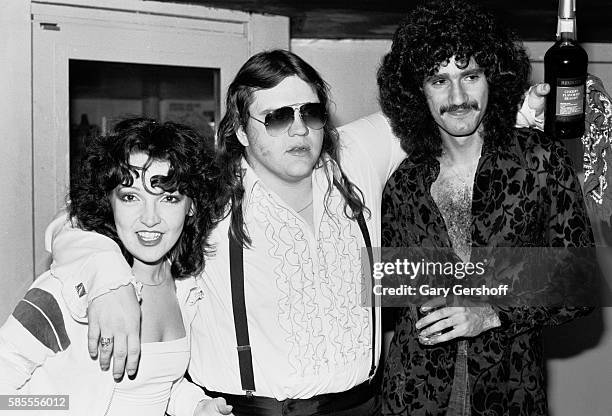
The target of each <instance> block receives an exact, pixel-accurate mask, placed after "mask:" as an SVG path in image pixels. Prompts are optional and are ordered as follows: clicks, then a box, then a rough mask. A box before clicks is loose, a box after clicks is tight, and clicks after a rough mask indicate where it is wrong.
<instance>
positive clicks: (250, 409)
mask: <svg viewBox="0 0 612 416" xmlns="http://www.w3.org/2000/svg"><path fill="white" fill-rule="evenodd" d="M204 391H205V392H206V394H207V395H208V396H210V397H223V398H225V400H226V402H227V404H230V405H232V407H233V410H232V413H233V414H234V415H235V416H376V415H380V413H381V408H380V395H379V391H378V383H372V384H369V383H367V382H366V383H363V384H360V385H359V386H356V387H353V388H352V389H350V390H348V391H345V392H341V393H328V394H320V395H318V396H314V397H311V398H309V399H286V400H282V401H279V400H276V399H273V398H270V397H260V396H251V397H247V396H246V395H234V394H226V393H219V392H214V391H208V390H206V389H204Z"/></svg>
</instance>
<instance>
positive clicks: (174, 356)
mask: <svg viewBox="0 0 612 416" xmlns="http://www.w3.org/2000/svg"><path fill="white" fill-rule="evenodd" d="M140 347H141V349H140V363H139V365H138V374H137V375H136V377H135V378H134V379H130V378H129V377H123V379H122V380H121V381H120V382H118V383H116V385H115V389H114V391H113V399H112V401H111V404H110V408H109V410H108V416H125V415H130V416H139V415H142V416H148V415H163V414H164V413H165V412H166V407H167V405H168V399H169V398H170V390H171V387H172V384H173V383H174V382H176V381H178V380H180V379H181V377H183V375H184V374H185V371H186V370H187V364H188V363H189V341H188V340H187V337H186V336H185V337H182V338H178V339H175V340H172V341H165V342H148V343H143V344H141V346H140Z"/></svg>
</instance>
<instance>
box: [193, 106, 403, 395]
mask: <svg viewBox="0 0 612 416" xmlns="http://www.w3.org/2000/svg"><path fill="white" fill-rule="evenodd" d="M341 145H342V149H341V152H340V163H341V165H342V167H343V169H344V171H345V173H346V174H347V176H348V177H349V179H350V180H351V181H353V182H354V183H355V184H356V185H357V186H358V187H359V188H360V190H361V191H362V192H363V194H364V196H365V200H366V205H367V207H368V208H369V209H370V211H371V216H370V217H368V216H367V215H366V221H367V224H368V228H369V233H370V238H371V240H372V246H379V245H380V201H381V196H382V191H383V188H384V185H385V182H386V180H387V178H388V176H389V175H390V174H391V172H393V171H394V170H395V168H396V167H397V165H398V164H399V163H400V162H401V160H403V159H404V157H405V155H404V153H403V151H402V150H401V148H400V146H399V142H398V141H397V140H395V139H394V138H393V136H392V135H391V132H390V131H389V127H388V124H387V123H386V122H385V121H384V119H383V118H382V116H380V115H375V116H371V117H368V118H367V119H361V120H358V121H357V122H354V123H352V124H351V125H349V126H346V127H345V128H343V129H342V130H341ZM330 164H331V163H329V164H327V165H328V167H329V165H330ZM243 166H245V167H246V175H245V177H244V179H243V184H244V187H245V196H244V203H245V210H244V216H245V224H246V228H247V231H248V233H249V235H250V237H251V240H252V246H251V248H250V249H245V250H244V274H245V298H246V309H247V319H248V326H249V336H250V344H251V350H252V356H253V370H254V377H255V388H256V391H255V393H254V394H255V395H260V396H266V397H275V398H276V399H278V400H283V399H286V398H308V397H311V396H313V395H316V394H322V393H332V392H340V391H345V390H348V389H350V388H351V387H354V386H356V385H358V384H360V383H362V382H364V381H365V380H367V378H368V373H369V370H370V366H371V354H373V353H374V354H375V355H376V362H378V357H379V354H380V331H378V335H379V336H378V337H377V339H376V347H375V350H373V349H372V339H371V338H372V328H371V309H370V308H368V307H364V306H362V304H363V303H362V302H361V290H362V286H361V249H362V248H363V247H365V243H364V241H363V238H362V235H361V231H360V229H359V225H358V223H357V221H355V220H350V219H348V218H347V217H346V215H345V214H344V199H343V198H342V196H341V195H340V193H339V192H338V191H337V189H335V188H334V189H333V190H332V193H331V197H330V199H329V202H328V206H327V211H326V210H325V207H324V195H325V192H326V191H327V189H328V180H327V176H326V174H325V169H326V168H324V167H321V168H317V169H315V170H314V172H313V176H312V178H313V201H314V204H313V213H314V216H313V218H314V233H313V232H312V230H311V229H310V228H309V227H308V225H307V224H306V222H305V221H304V219H303V218H302V217H301V216H300V215H299V214H297V213H296V212H295V211H294V210H293V209H292V208H291V207H289V206H288V205H287V204H286V203H285V202H284V201H283V200H282V199H281V197H280V196H278V195H276V194H274V192H272V191H270V190H269V189H267V188H266V186H265V185H264V184H263V182H261V181H260V180H259V178H258V177H257V175H256V174H255V172H254V171H253V170H252V169H251V168H250V167H249V166H248V165H247V164H246V163H243ZM229 225H230V218H229V217H228V218H226V219H225V220H224V221H223V222H222V223H221V224H220V225H219V226H218V227H217V228H216V229H215V230H214V231H213V233H212V236H211V241H212V242H213V243H214V244H216V255H215V256H214V257H213V258H211V259H209V260H207V262H206V268H205V272H204V276H203V277H204V278H203V284H204V288H203V290H204V292H205V294H206V296H205V297H206V301H205V302H201V303H200V304H199V305H198V312H199V313H198V314H197V316H196V318H195V320H194V323H193V331H194V337H193V345H194V348H193V350H192V360H191V364H190V367H189V373H190V375H191V377H192V378H193V380H194V382H196V383H197V384H200V385H203V386H206V388H207V389H209V390H213V391H221V392H225V393H230V394H244V392H243V391H242V388H241V385H240V375H239V366H238V357H237V353H236V335H235V332H234V321H233V314H232V301H231V285H230V273H229V270H230V267H229V248H228V238H227V234H228V227H229ZM377 315H378V323H377V326H378V328H380V310H379V313H378V314H377Z"/></svg>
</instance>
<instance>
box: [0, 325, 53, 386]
mask: <svg viewBox="0 0 612 416" xmlns="http://www.w3.org/2000/svg"><path fill="white" fill-rule="evenodd" d="M53 355H54V353H53V351H51V350H50V349H49V348H47V347H46V346H44V345H43V344H42V343H40V342H39V341H38V340H37V339H36V338H35V337H34V336H33V335H32V334H30V332H28V330H27V329H26V328H24V327H23V325H21V324H20V323H19V321H17V320H16V319H15V318H14V317H13V315H11V316H9V318H8V319H7V321H6V323H5V324H4V325H3V326H2V327H1V328H0V369H1V371H0V394H23V393H24V391H23V390H20V389H22V388H23V387H24V385H25V384H26V383H27V382H28V381H29V380H30V378H31V377H32V373H34V370H36V368H38V367H39V366H41V365H42V364H43V363H44V362H45V361H46V359H47V358H48V357H51V356H53Z"/></svg>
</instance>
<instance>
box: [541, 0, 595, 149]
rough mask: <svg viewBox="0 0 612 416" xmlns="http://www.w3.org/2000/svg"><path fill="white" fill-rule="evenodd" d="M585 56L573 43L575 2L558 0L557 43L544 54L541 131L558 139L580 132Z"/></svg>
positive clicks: (573, 136)
mask: <svg viewBox="0 0 612 416" xmlns="http://www.w3.org/2000/svg"><path fill="white" fill-rule="evenodd" d="M588 60H589V58H588V56H587V53H586V51H585V50H584V49H582V47H581V46H580V45H579V44H578V43H577V42H576V0H559V18H558V21H557V42H556V43H555V44H554V45H553V46H552V47H551V48H550V49H548V51H546V55H544V80H545V82H547V83H548V84H549V85H550V94H549V95H548V97H547V98H546V113H545V121H544V131H545V132H546V133H548V134H550V135H552V136H553V137H556V138H558V139H575V138H578V137H582V134H583V133H584V107H585V84H586V77H587V63H588Z"/></svg>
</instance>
